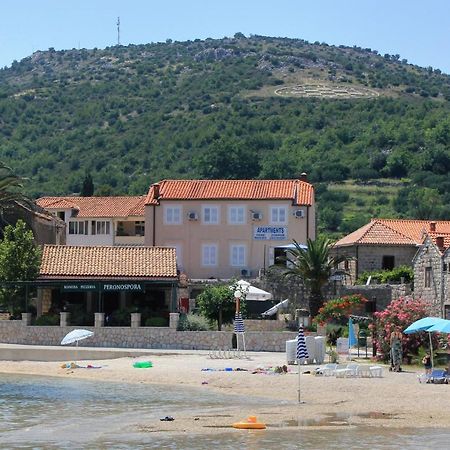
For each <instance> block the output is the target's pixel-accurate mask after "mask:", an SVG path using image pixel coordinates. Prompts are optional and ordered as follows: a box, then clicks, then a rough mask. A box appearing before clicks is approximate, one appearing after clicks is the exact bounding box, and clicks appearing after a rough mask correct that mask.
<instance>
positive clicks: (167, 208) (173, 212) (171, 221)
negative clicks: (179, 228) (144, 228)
mask: <svg viewBox="0 0 450 450" xmlns="http://www.w3.org/2000/svg"><path fill="white" fill-rule="evenodd" d="M182 223H183V208H182V207H181V205H164V224H165V225H181V224H182Z"/></svg>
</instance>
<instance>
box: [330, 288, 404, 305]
mask: <svg viewBox="0 0 450 450" xmlns="http://www.w3.org/2000/svg"><path fill="white" fill-rule="evenodd" d="M338 290H339V295H340V296H345V295H354V294H360V295H362V296H363V297H364V298H366V299H367V300H369V301H375V302H376V310H377V311H383V310H384V309H385V308H386V307H387V306H388V305H389V303H391V301H392V300H393V299H396V298H398V297H404V296H406V295H411V285H409V284H398V285H390V284H375V285H369V286H365V285H356V286H340V287H339V288H338Z"/></svg>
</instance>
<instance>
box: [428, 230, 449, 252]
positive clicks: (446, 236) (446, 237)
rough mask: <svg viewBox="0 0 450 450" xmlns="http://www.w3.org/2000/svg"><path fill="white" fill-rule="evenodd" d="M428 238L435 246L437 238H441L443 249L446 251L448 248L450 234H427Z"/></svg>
mask: <svg viewBox="0 0 450 450" xmlns="http://www.w3.org/2000/svg"><path fill="white" fill-rule="evenodd" d="M428 236H430V238H431V240H432V241H433V243H434V244H435V245H436V246H437V247H439V246H438V244H437V238H438V237H441V238H443V242H442V243H443V247H442V248H443V249H447V248H449V247H450V233H436V232H429V233H428Z"/></svg>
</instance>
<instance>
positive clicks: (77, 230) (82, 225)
mask: <svg viewBox="0 0 450 450" xmlns="http://www.w3.org/2000/svg"><path fill="white" fill-rule="evenodd" d="M69 234H88V222H87V221H83V222H75V221H70V222H69Z"/></svg>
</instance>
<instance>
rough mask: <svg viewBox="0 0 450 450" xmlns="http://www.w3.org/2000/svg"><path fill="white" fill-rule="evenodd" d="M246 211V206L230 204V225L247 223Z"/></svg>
mask: <svg viewBox="0 0 450 450" xmlns="http://www.w3.org/2000/svg"><path fill="white" fill-rule="evenodd" d="M245 213H246V208H245V206H243V205H230V206H229V207H228V223H229V224H230V225H245V223H246V220H245V219H246V214H245ZM233 216H234V217H233ZM240 216H241V217H240Z"/></svg>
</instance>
